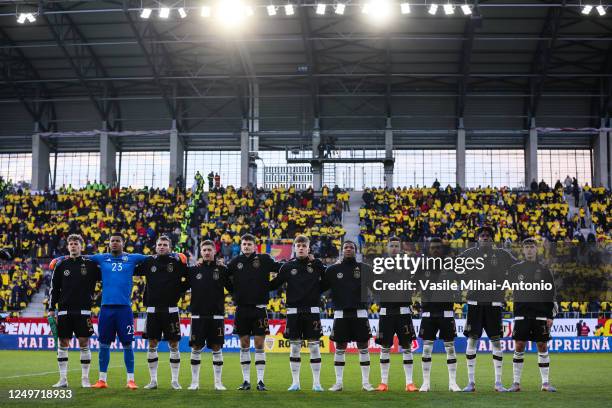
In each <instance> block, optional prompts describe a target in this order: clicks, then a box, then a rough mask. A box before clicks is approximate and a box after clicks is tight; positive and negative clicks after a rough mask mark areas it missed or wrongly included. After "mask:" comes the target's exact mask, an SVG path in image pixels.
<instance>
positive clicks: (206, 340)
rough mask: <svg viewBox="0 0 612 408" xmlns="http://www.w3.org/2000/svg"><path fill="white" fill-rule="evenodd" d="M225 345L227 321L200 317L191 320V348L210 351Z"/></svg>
mask: <svg viewBox="0 0 612 408" xmlns="http://www.w3.org/2000/svg"><path fill="white" fill-rule="evenodd" d="M224 343H225V321H224V320H223V319H213V318H212V317H200V318H197V319H191V333H190V334H189V346H190V347H193V348H195V349H202V348H204V346H206V347H208V348H209V349H210V348H212V346H221V347H223V344H224Z"/></svg>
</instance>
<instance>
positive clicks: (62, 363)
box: [57, 346, 68, 380]
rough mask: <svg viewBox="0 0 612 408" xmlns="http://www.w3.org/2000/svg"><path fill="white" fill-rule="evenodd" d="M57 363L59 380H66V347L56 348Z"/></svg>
mask: <svg viewBox="0 0 612 408" xmlns="http://www.w3.org/2000/svg"><path fill="white" fill-rule="evenodd" d="M57 365H58V367H59V375H60V380H66V375H67V373H68V347H62V346H59V347H58V348H57Z"/></svg>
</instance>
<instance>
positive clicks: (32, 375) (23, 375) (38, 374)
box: [0, 364, 144, 380]
mask: <svg viewBox="0 0 612 408" xmlns="http://www.w3.org/2000/svg"><path fill="white" fill-rule="evenodd" d="M141 365H144V364H134V367H136V366H141ZM121 367H125V366H124V365H115V366H108V368H121ZM68 371H81V369H80V368H72V369H70V370H68ZM49 374H59V371H58V370H55V371H44V372H41V373H31V374H20V375H10V376H8V377H0V380H7V379H10V378H23V377H40V376H43V375H49Z"/></svg>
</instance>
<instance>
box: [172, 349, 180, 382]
mask: <svg viewBox="0 0 612 408" xmlns="http://www.w3.org/2000/svg"><path fill="white" fill-rule="evenodd" d="M180 369H181V353H180V352H179V349H178V347H177V348H172V347H170V371H171V372H172V382H178V378H179V371H180Z"/></svg>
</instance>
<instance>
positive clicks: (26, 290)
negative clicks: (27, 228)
mask: <svg viewBox="0 0 612 408" xmlns="http://www.w3.org/2000/svg"><path fill="white" fill-rule="evenodd" d="M43 280H44V268H43V265H39V264H38V263H37V262H36V261H34V260H31V259H28V260H23V259H20V258H16V259H14V260H13V261H12V262H10V263H9V262H7V263H0V313H2V312H8V314H9V315H11V316H13V315H17V314H18V311H19V310H21V309H23V308H25V307H26V306H27V304H28V303H29V302H30V300H31V299H32V295H33V294H34V293H36V291H37V290H38V289H39V288H40V286H41V285H42V283H43Z"/></svg>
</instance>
